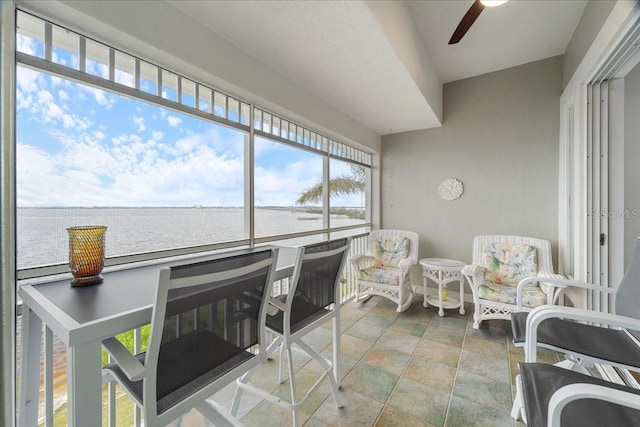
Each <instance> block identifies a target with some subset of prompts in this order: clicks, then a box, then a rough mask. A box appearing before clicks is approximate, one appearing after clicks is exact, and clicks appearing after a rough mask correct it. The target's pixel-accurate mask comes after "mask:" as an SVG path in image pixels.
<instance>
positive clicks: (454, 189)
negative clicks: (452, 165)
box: [438, 178, 462, 200]
mask: <svg viewBox="0 0 640 427" xmlns="http://www.w3.org/2000/svg"><path fill="white" fill-rule="evenodd" d="M438 194H439V195H440V197H442V198H443V199H444V200H455V199H457V198H458V197H460V196H461V195H462V182H460V181H458V180H457V179H455V178H447V179H445V180H444V181H442V182H441V183H440V185H439V186H438Z"/></svg>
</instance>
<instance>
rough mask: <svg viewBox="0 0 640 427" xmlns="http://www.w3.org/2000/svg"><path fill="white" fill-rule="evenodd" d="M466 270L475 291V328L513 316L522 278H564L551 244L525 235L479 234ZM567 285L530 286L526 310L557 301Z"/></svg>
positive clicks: (527, 293)
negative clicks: (555, 270) (557, 271)
mask: <svg viewBox="0 0 640 427" xmlns="http://www.w3.org/2000/svg"><path fill="white" fill-rule="evenodd" d="M462 274H463V275H464V276H465V277H466V278H467V281H468V282H469V286H470V287H471V291H472V292H473V302H474V304H475V312H474V314H473V327H474V328H475V329H478V328H479V327H480V323H481V322H482V321H483V320H489V319H503V320H510V318H511V317H510V316H511V313H512V312H514V311H516V310H517V301H516V293H517V292H516V290H517V287H518V282H519V281H520V280H521V279H524V278H525V277H529V276H536V277H540V278H543V277H551V278H558V279H562V278H563V277H562V276H560V275H558V274H554V273H553V264H552V262H551V244H550V243H549V242H548V241H547V240H542V239H536V238H532V237H521V236H476V237H475V238H474V239H473V257H472V263H471V264H470V265H467V266H465V267H464V268H463V269H462ZM563 288H564V286H563V285H555V284H547V283H542V282H537V283H534V284H532V285H530V286H528V287H527V288H526V289H525V290H524V292H523V293H522V298H523V301H522V310H523V311H531V310H532V309H533V308H535V307H537V306H539V305H543V304H554V303H556V302H557V300H558V297H559V296H560V293H561V292H562V289H563Z"/></svg>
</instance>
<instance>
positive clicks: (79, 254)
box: [67, 225, 107, 286]
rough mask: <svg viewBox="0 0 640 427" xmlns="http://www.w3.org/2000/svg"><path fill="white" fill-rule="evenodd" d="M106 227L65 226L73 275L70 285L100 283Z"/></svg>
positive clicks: (70, 267)
mask: <svg viewBox="0 0 640 427" xmlns="http://www.w3.org/2000/svg"><path fill="white" fill-rule="evenodd" d="M106 232H107V227H105V226H102V225H87V226H79V227H69V228H67V233H69V269H70V270H71V274H72V275H73V279H72V280H71V286H89V285H97V284H98V283H102V280H103V279H102V276H101V275H100V273H101V272H102V269H103V268H104V241H105V234H106Z"/></svg>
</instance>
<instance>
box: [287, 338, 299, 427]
mask: <svg viewBox="0 0 640 427" xmlns="http://www.w3.org/2000/svg"><path fill="white" fill-rule="evenodd" d="M287 344H288V345H287V359H288V360H287V366H288V368H289V387H290V389H291V406H292V407H293V408H292V409H293V410H292V412H293V427H298V410H297V407H296V384H295V383H296V382H295V377H294V376H293V353H292V351H291V343H287Z"/></svg>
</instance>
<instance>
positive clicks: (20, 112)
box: [16, 36, 362, 207]
mask: <svg viewBox="0 0 640 427" xmlns="http://www.w3.org/2000/svg"><path fill="white" fill-rule="evenodd" d="M18 50H19V51H21V52H26V53H31V54H36V55H41V52H40V54H38V51H41V45H40V44H39V43H37V42H34V41H33V40H32V39H28V38H26V37H22V36H19V37H18ZM53 60H54V62H58V63H62V64H65V65H70V66H74V64H75V62H77V56H75V55H71V54H69V53H67V52H64V51H59V50H54V52H53ZM74 61H75V62H74ZM74 68H75V67H74ZM87 71H88V72H90V73H92V74H96V75H100V76H105V75H106V67H105V66H104V65H102V64H97V63H89V64H87ZM116 81H118V82H121V83H124V84H130V76H129V75H127V74H125V73H118V72H117V73H116ZM145 85H146V87H145V88H146V90H148V91H154V88H153V87H151V86H152V85H153V83H146V84H145ZM165 94H166V95H167V97H169V98H171V97H173V96H174V95H173V94H171V93H167V91H165ZM16 104H17V108H16V111H17V127H16V130H17V132H16V134H17V205H18V206H19V207H48V206H193V205H203V206H242V205H243V204H244V195H243V186H244V133H243V132H240V131H237V130H235V129H230V128H227V127H224V126H221V125H217V124H214V123H213V122H208V121H205V120H202V119H199V118H195V117H192V116H189V115H186V114H182V113H178V112H176V111H173V110H170V109H164V108H160V107H158V106H155V105H151V104H145V103H143V102H140V101H138V100H134V99H130V98H127V97H124V96H120V95H117V94H114V93H109V92H105V91H102V90H99V89H95V88H93V87H89V86H86V85H81V84H79V83H75V82H72V81H68V80H64V79H60V78H57V77H53V76H50V75H48V74H45V73H41V72H38V71H35V70H31V69H28V68H24V67H19V68H18V71H17V95H16ZM255 159H256V162H255V176H256V180H255V195H256V205H258V206H264V205H276V206H290V205H292V204H293V203H294V201H295V200H296V199H297V198H298V197H299V195H300V193H301V192H302V191H303V190H304V189H305V188H308V187H309V186H311V185H313V184H314V183H316V182H318V181H319V180H320V179H321V177H322V158H321V156H318V155H315V154H313V153H309V152H307V151H304V150H299V149H293V148H291V147H288V146H285V145H282V144H278V143H274V142H271V141H266V140H258V141H256V146H255ZM331 167H332V173H333V174H339V173H342V172H346V171H348V167H347V165H346V163H344V162H340V161H332V163H331ZM361 203H362V199H361V197H360V196H355V197H346V198H336V199H335V200H332V205H334V206H360V205H361Z"/></svg>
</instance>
